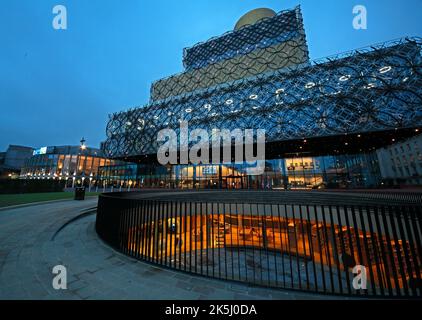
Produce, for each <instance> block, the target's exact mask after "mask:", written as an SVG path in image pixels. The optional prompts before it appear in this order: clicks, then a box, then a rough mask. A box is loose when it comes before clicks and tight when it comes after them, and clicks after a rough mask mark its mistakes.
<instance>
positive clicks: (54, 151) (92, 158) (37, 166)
mask: <svg viewBox="0 0 422 320" xmlns="http://www.w3.org/2000/svg"><path fill="white" fill-rule="evenodd" d="M117 163H119V161H116V160H109V159H106V158H105V157H104V156H103V154H102V152H101V151H100V150H98V149H93V148H86V149H84V150H82V149H81V148H80V147H77V146H75V147H71V146H66V147H49V148H48V151H47V152H46V153H45V154H34V155H33V156H32V157H31V158H29V159H27V160H26V162H25V165H24V167H23V168H22V170H21V178H24V179H57V180H65V181H66V186H67V187H75V186H81V185H84V186H96V185H97V177H98V170H99V167H100V166H106V165H108V166H110V165H116V164H117Z"/></svg>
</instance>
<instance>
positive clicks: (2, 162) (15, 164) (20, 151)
mask: <svg viewBox="0 0 422 320" xmlns="http://www.w3.org/2000/svg"><path fill="white" fill-rule="evenodd" d="M33 151H34V149H33V148H31V147H25V146H16V145H10V146H9V147H8V148H7V151H6V152H1V153H0V177H2V178H11V177H18V176H19V173H20V170H21V168H22V167H23V165H24V163H25V160H26V159H28V158H30V157H31V156H32V153H33Z"/></svg>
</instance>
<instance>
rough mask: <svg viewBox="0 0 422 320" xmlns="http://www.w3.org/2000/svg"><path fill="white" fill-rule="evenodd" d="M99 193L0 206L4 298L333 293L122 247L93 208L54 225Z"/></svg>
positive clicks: (245, 297)
mask: <svg viewBox="0 0 422 320" xmlns="http://www.w3.org/2000/svg"><path fill="white" fill-rule="evenodd" d="M96 201H97V199H96V198H90V199H87V200H85V201H68V200H66V201H61V202H54V203H46V204H37V205H36V206H25V207H20V208H12V209H9V210H2V211H1V212H0V299H51V300H56V299H60V300H74V299H76V300H85V299H130V300H132V299H147V300H148V299H164V300H168V299H179V300H180V299H194V300H196V299H200V300H204V299H205V300H206V299H213V300H223V299H224V300H233V299H242V300H254V299H286V300H289V299H327V298H329V297H326V296H320V295H312V294H305V293H296V292H289V291H283V290H273V289H265V288H257V287H250V286H248V285H243V284H237V283H232V282H225V281H221V280H213V279H208V278H202V277H197V276H192V275H189V274H184V273H180V272H176V271H172V270H169V269H164V268H160V267H157V266H154V265H151V264H148V263H144V262H140V261H137V260H134V259H132V258H130V257H127V256H124V255H123V254H120V253H118V252H116V251H114V250H113V249H111V248H110V247H108V246H107V245H106V244H105V243H103V242H102V241H101V240H100V239H99V238H98V236H97V234H96V232H95V215H90V216H86V217H84V218H81V219H79V220H76V221H74V222H73V223H71V224H69V225H68V226H66V228H64V229H63V230H62V231H60V233H58V234H57V236H56V237H55V239H54V241H52V240H51V239H52V237H53V235H54V233H55V232H56V231H57V230H58V229H59V228H60V227H61V226H62V225H63V224H64V223H65V222H67V221H69V220H70V219H72V218H74V217H76V216H77V215H79V214H80V213H81V211H83V210H84V209H88V208H92V207H93V206H95V205H96ZM58 264H61V265H64V266H65V267H66V268H67V280H68V285H67V290H55V289H54V288H53V287H52V280H53V277H54V276H55V275H53V274H52V268H53V267H54V266H55V265H58Z"/></svg>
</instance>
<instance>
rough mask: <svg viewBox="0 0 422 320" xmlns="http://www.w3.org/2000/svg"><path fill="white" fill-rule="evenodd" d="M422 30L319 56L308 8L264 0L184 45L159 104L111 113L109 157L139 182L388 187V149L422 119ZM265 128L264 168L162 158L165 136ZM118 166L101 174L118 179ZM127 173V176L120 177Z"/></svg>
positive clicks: (157, 89) (158, 87)
mask: <svg viewBox="0 0 422 320" xmlns="http://www.w3.org/2000/svg"><path fill="white" fill-rule="evenodd" d="M421 44H422V41H421V39H420V38H405V39H401V40H397V41H391V42H387V43H382V44H378V45H373V46H371V47H369V48H365V49H359V50H356V51H352V52H348V53H344V54H341V55H337V56H333V57H328V58H325V59H320V60H317V61H310V59H309V52H308V46H307V42H306V34H305V30H304V27H303V21H302V14H301V10H300V7H296V8H294V9H292V10H286V11H282V12H280V13H278V14H277V13H275V12H273V11H272V10H269V9H257V10H253V11H251V12H250V13H248V14H246V15H245V16H244V17H242V18H241V19H240V20H239V22H238V23H237V24H236V26H235V29H234V30H233V31H230V32H227V33H225V34H224V35H222V36H219V37H214V38H211V39H210V40H208V41H206V42H203V43H199V44H196V45H195V46H193V47H191V48H186V49H184V51H183V65H184V67H185V70H184V71H183V72H182V73H180V74H176V75H172V76H170V77H168V78H165V79H161V80H159V81H156V82H155V83H153V84H152V86H151V101H150V103H149V104H147V105H145V106H142V107H137V108H133V109H130V110H127V111H123V112H118V113H115V114H112V115H110V120H109V122H108V125H107V140H106V141H105V143H104V151H105V153H106V155H107V157H110V158H115V159H122V160H127V161H131V162H133V163H136V164H137V166H136V167H134V166H131V167H130V168H129V169H130V170H123V169H122V168H120V172H121V173H123V174H125V175H127V176H130V178H128V179H130V180H132V181H134V182H132V183H133V184H135V185H136V186H145V187H158V186H162V187H168V188H249V189H269V188H299V189H303V188H324V187H335V188H339V187H340V188H341V187H353V188H362V187H364V188H367V187H377V186H380V185H382V182H383V174H382V172H381V169H380V164H379V156H378V155H379V153H377V150H378V149H380V148H384V147H387V146H389V145H391V144H394V143H397V142H399V141H402V140H405V139H408V138H411V137H412V136H414V135H416V134H418V130H419V129H418V128H420V127H421V126H422V77H421V75H422V59H421ZM181 120H183V121H187V122H188V124H189V130H194V129H204V130H206V131H207V132H212V130H213V129H214V128H218V129H228V130H230V131H232V130H234V129H241V130H244V129H255V130H257V129H265V130H266V159H267V160H266V161H265V172H264V174H261V175H258V176H248V175H246V168H247V164H246V163H244V164H234V163H232V164H230V163H225V164H216V165H197V166H194V165H173V166H167V167H162V166H160V165H158V163H157V156H156V153H157V150H158V147H159V144H158V142H157V134H158V132H159V131H160V130H161V129H165V128H171V129H174V130H175V131H176V132H177V134H178V135H179V132H180V129H179V127H180V121H181ZM111 172H113V169H112V168H108V170H105V171H104V176H102V179H109V180H116V179H119V176H118V174H116V173H117V172H116V171H114V173H113V174H112V173H111ZM120 178H121V179H123V178H125V177H124V176H120Z"/></svg>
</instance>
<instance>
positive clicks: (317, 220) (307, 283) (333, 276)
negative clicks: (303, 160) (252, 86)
mask: <svg viewBox="0 0 422 320" xmlns="http://www.w3.org/2000/svg"><path fill="white" fill-rule="evenodd" d="M198 193H199V195H198ZM201 194H202V195H201ZM227 194H228V193H227V192H225V193H224V194H223V193H221V192H202V193H201V192H196V193H195V192H189V193H187V192H166V193H164V192H161V193H148V192H146V193H139V194H137V193H135V194H133V193H131V194H104V195H101V196H100V198H99V203H98V213H97V222H96V228H97V232H98V234H99V235H100V237H101V238H102V239H103V240H104V241H106V242H107V243H108V244H110V245H112V246H113V247H114V248H116V249H117V250H119V251H121V252H123V253H125V254H127V255H129V256H132V257H135V258H137V259H140V260H144V261H148V262H152V263H155V264H158V265H161V266H166V267H169V268H172V269H176V270H181V271H185V272H190V273H194V274H199V275H203V276H208V277H213V278H218V279H227V280H234V281H241V282H246V283H249V284H254V285H261V286H268V287H274V288H285V289H297V290H305V291H313V292H315V293H326V294H342V295H367V296H381V297H404V298H407V297H421V296H422V289H421V278H422V277H421V269H422V263H421V262H422V259H421V257H422V224H421V214H422V209H421V205H420V204H417V203H414V204H408V203H406V202H403V203H399V202H397V201H395V202H393V201H392V202H391V203H389V202H388V200H386V199H383V202H384V203H383V204H378V203H375V202H372V203H368V202H367V203H366V204H365V205H359V204H358V203H351V201H350V199H349V200H348V199H346V198H344V199H341V198H339V197H342V196H339V195H332V197H333V199H334V197H335V201H334V200H333V201H330V199H329V198H327V196H325V197H326V198H324V199H325V201H326V202H327V205H323V204H321V202H322V200H323V199H321V198H320V197H317V196H313V200H308V199H306V198H305V197H301V196H297V195H296V198H294V199H293V203H291V202H292V201H290V202H289V201H285V200H286V199H287V198H286V196H284V198H286V199H284V200H283V197H278V196H276V195H275V193H273V192H268V193H265V192H264V193H262V192H239V193H234V192H232V193H231V194H233V195H236V196H232V197H227ZM237 194H239V195H240V196H237ZM264 194H265V195H264ZM220 195H223V196H221V199H219V198H220ZM266 195H268V196H266ZM301 198H302V201H300V199H301ZM199 199H204V201H200V200H199ZM241 199H245V200H243V201H242V200H241ZM256 199H258V200H259V201H256V202H255V201H254V200H256ZM303 199H305V200H306V201H307V202H306V203H308V204H297V203H300V202H304V201H305V200H303ZM280 200H281V201H282V202H281V203H277V202H280ZM354 201H355V200H353V201H352V202H354ZM374 201H375V200H374ZM294 202H296V203H294ZM339 203H342V204H339ZM356 266H363V267H364V268H363V269H362V267H360V268H361V270H363V271H361V272H363V273H359V276H358V277H356V275H357V274H354V273H353V272H354V271H355V272H357V268H358V267H356ZM354 269H355V270H354ZM365 275H366V280H367V281H364V280H365ZM359 279H360V280H359ZM365 284H366V290H365V289H364V288H365V287H363V288H361V289H360V290H358V289H359V285H361V286H362V285H363V286H364V285H365Z"/></svg>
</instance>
